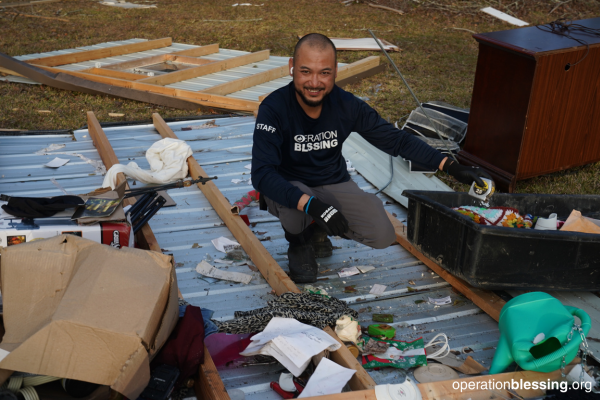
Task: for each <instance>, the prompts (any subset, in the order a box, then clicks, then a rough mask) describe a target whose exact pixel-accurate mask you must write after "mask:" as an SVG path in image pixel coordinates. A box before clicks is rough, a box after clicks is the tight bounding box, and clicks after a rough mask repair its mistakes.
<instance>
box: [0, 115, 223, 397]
mask: <svg viewBox="0 0 600 400" xmlns="http://www.w3.org/2000/svg"><path fill="white" fill-rule="evenodd" d="M87 120H88V131H89V132H90V137H91V138H92V141H93V143H94V146H95V147H96V149H97V150H98V154H100V158H101V159H102V162H103V163H104V166H105V167H106V169H109V168H110V167H112V166H113V165H115V164H119V159H118V158H117V155H116V154H115V151H114V150H113V148H112V146H111V144H110V142H109V141H108V138H107V137H106V134H105V133H104V131H103V130H102V127H101V126H100V123H99V122H98V119H96V116H95V115H94V113H93V112H92V111H88V113H87ZM117 182H118V183H119V184H120V183H121V182H127V179H126V178H125V175H124V174H123V173H122V172H121V173H119V174H117ZM126 186H127V188H128V187H129V186H128V185H127V183H126ZM123 204H125V205H128V204H135V199H134V198H132V197H130V198H127V199H125V200H123ZM136 239H138V244H140V245H142V246H144V247H146V248H147V249H149V250H153V251H157V252H159V253H162V249H161V248H160V245H159V244H158V241H157V240H156V237H155V236H154V232H152V228H150V224H146V225H144V226H143V227H142V229H140V231H139V232H138V234H137V236H136ZM140 239H141V240H140ZM179 296H180V297H181V298H183V297H182V296H181V292H179ZM198 373H199V376H198V379H196V380H195V381H196V382H195V385H199V384H201V385H202V387H203V390H202V393H203V397H202V398H203V399H206V400H229V395H228V394H227V390H225V385H224V384H223V381H222V380H221V377H220V375H219V372H218V371H217V367H216V366H215V363H214V362H213V360H212V358H211V356H210V353H209V352H208V349H207V348H206V346H204V364H202V365H201V366H200V370H199V372H198ZM1 376H2V370H0V377H1Z"/></svg>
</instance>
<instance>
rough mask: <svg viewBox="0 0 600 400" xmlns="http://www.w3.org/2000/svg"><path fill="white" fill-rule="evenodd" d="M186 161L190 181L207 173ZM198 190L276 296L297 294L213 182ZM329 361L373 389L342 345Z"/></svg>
mask: <svg viewBox="0 0 600 400" xmlns="http://www.w3.org/2000/svg"><path fill="white" fill-rule="evenodd" d="M152 121H153V123H154V127H155V128H156V130H157V131H158V133H160V135H161V136H162V137H169V138H173V139H177V135H175V133H174V132H173V131H172V130H171V128H170V127H169V126H168V125H167V124H166V122H165V121H164V120H163V119H162V117H161V116H160V115H159V114H156V113H155V114H152ZM187 161H188V167H189V171H190V175H191V176H192V178H193V179H198V178H199V177H201V176H202V177H206V176H207V175H206V172H204V170H203V169H202V167H201V166H200V164H198V161H196V159H195V158H194V156H190V157H189V158H188V160H187ZM198 188H200V190H201V191H202V193H203V194H204V196H205V197H206V198H207V199H208V201H209V202H210V204H211V205H212V207H213V209H214V210H215V211H216V213H217V215H219V217H220V218H221V220H222V221H223V222H224V223H225V225H226V226H227V228H229V231H230V232H231V233H232V234H233V236H234V237H235V238H236V239H237V241H238V242H239V243H240V245H241V246H242V248H243V249H244V250H245V251H246V253H247V254H248V256H249V257H250V259H251V260H252V262H253V263H254V265H256V267H257V268H258V269H259V271H260V273H261V274H262V276H263V277H264V278H265V279H266V280H267V282H268V283H269V285H270V286H271V287H272V288H273V290H275V293H276V294H277V295H281V294H283V293H287V292H292V293H300V289H298V287H297V286H296V284H295V283H294V282H292V280H291V279H290V278H289V277H288V275H287V274H286V273H285V271H284V270H283V269H281V267H280V266H279V264H277V262H276V261H275V260H274V259H273V257H272V256H271V254H269V252H268V251H267V249H265V247H264V246H263V244H262V243H261V242H260V241H259V240H258V238H257V237H256V235H254V233H252V231H251V230H250V228H249V227H248V225H246V223H245V222H244V221H243V220H242V218H240V216H239V215H233V214H232V213H231V204H229V201H228V200H227V199H226V198H225V196H223V194H222V193H221V191H220V190H219V188H218V187H217V185H215V184H214V182H207V183H206V184H205V185H202V184H198ZM325 332H327V333H328V334H329V335H331V336H332V337H334V338H336V340H338V341H339V342H340V343H341V341H340V340H339V338H338V337H337V335H336V334H335V332H334V331H333V330H332V329H331V328H329V327H327V328H325ZM332 359H333V360H334V361H335V362H336V363H338V364H340V365H341V366H343V367H345V368H352V369H355V370H356V374H354V376H353V377H352V379H351V380H350V382H349V385H350V387H351V388H352V389H353V390H362V389H369V388H372V387H375V381H374V380H373V378H371V376H370V375H369V374H368V373H367V371H365V370H364V368H362V366H361V365H360V363H359V362H358V361H357V360H356V358H355V357H354V356H353V355H352V353H350V350H348V348H347V347H346V346H345V345H343V344H342V347H341V348H340V349H339V350H337V351H335V352H332Z"/></svg>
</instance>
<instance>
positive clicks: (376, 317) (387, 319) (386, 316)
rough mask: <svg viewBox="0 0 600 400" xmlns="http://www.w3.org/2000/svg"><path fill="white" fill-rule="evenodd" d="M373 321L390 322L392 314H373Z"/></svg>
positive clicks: (392, 318)
mask: <svg viewBox="0 0 600 400" xmlns="http://www.w3.org/2000/svg"><path fill="white" fill-rule="evenodd" d="M373 321H375V322H385V323H386V324H391V323H392V322H394V316H393V315H392V314H373Z"/></svg>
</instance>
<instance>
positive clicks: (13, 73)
mask: <svg viewBox="0 0 600 400" xmlns="http://www.w3.org/2000/svg"><path fill="white" fill-rule="evenodd" d="M0 72H2V73H3V74H7V75H14V76H21V77H23V78H25V77H24V76H23V75H21V74H18V73H16V72H15V71H11V70H10V69H6V68H2V67H0Z"/></svg>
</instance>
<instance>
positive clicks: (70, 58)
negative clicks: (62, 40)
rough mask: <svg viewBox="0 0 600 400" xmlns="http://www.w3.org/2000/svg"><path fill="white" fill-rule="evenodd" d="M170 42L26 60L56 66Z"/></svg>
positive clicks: (165, 44) (131, 44)
mask: <svg viewBox="0 0 600 400" xmlns="http://www.w3.org/2000/svg"><path fill="white" fill-rule="evenodd" d="M171 43H172V42H171V38H163V39H156V40H148V41H146V42H140V43H130V44H123V45H121V46H112V47H105V48H102V49H96V50H85V51H78V52H76V53H69V54H61V55H58V56H49V57H42V58H34V59H31V60H26V62H27V63H29V64H35V65H45V66H47V67H56V66H57V65H65V64H74V63H79V62H83V61H90V60H97V59H99V58H106V57H114V56H120V55H123V54H130V53H137V52H139V51H146V50H152V49H158V48H161V47H168V46H170V45H171Z"/></svg>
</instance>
